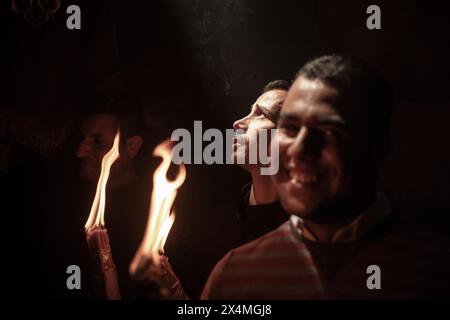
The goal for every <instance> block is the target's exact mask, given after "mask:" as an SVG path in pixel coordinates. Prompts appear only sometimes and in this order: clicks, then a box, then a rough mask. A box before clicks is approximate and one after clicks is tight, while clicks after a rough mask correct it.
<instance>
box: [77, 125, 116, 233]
mask: <svg viewBox="0 0 450 320" xmlns="http://www.w3.org/2000/svg"><path fill="white" fill-rule="evenodd" d="M119 141H120V132H119V130H117V133H116V136H115V138H114V143H113V146H112V147H111V150H109V151H108V153H107V154H105V155H104V156H103V159H102V169H101V171H100V177H99V179H98V183H97V190H96V192H95V198H94V202H93V203H92V207H91V212H90V213H89V218H88V220H87V222H86V224H85V226H84V229H85V230H86V232H89V231H92V230H94V229H97V228H103V227H104V226H105V203H106V192H105V189H106V183H107V182H108V178H109V172H110V170H111V166H112V164H113V163H114V161H116V159H117V158H118V157H119Z"/></svg>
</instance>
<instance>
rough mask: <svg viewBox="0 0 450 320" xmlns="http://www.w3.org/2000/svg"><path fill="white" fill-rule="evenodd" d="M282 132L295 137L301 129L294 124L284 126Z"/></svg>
mask: <svg viewBox="0 0 450 320" xmlns="http://www.w3.org/2000/svg"><path fill="white" fill-rule="evenodd" d="M280 130H281V131H282V132H283V133H285V134H286V135H288V136H295V135H296V134H297V132H298V131H299V127H298V126H296V125H293V124H282V125H281V126H280Z"/></svg>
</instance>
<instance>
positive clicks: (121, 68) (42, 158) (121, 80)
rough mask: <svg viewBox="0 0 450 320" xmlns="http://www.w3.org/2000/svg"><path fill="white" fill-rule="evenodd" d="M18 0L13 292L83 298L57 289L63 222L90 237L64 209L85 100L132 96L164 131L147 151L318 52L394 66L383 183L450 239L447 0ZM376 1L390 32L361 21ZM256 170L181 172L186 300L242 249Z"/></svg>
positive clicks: (214, 122) (9, 84)
mask: <svg viewBox="0 0 450 320" xmlns="http://www.w3.org/2000/svg"><path fill="white" fill-rule="evenodd" d="M10 3H11V1H1V3H0V34H1V67H0V79H1V82H0V84H1V87H0V93H1V94H0V142H1V144H0V146H1V149H0V155H1V157H0V169H1V179H2V182H3V183H2V187H3V188H4V189H2V200H1V206H2V207H1V208H0V210H1V212H2V217H3V218H4V226H3V230H4V232H3V234H4V235H5V236H6V239H5V240H4V243H5V245H6V249H5V253H4V255H5V258H6V259H2V260H3V261H9V262H6V263H4V265H6V266H7V267H8V268H11V269H10V270H9V273H8V274H11V277H9V280H12V281H13V283H14V288H16V289H15V291H14V293H15V294H16V295H21V296H23V295H25V296H37V297H44V298H46V297H57V298H58V297H66V296H67V297H69V298H70V297H79V296H78V295H77V294H75V293H73V292H64V294H60V291H61V292H63V291H64V290H63V288H65V278H66V275H65V268H66V266H67V265H63V264H62V263H61V261H59V260H58V257H59V256H63V255H64V256H68V257H66V258H64V259H65V260H63V261H67V262H68V263H69V262H70V263H73V264H76V263H77V259H79V257H78V256H77V254H76V253H75V251H76V250H79V248H78V245H76V244H73V243H67V239H68V238H69V237H68V233H70V232H69V231H68V230H69V226H68V224H69V223H70V224H71V225H70V228H72V229H76V230H79V231H80V232H82V230H83V224H84V221H85V220H86V217H87V214H88V211H86V210H85V211H82V212H71V210H70V201H71V199H72V198H74V197H75V193H76V192H77V190H78V189H79V188H80V185H79V184H77V177H76V165H75V159H74V158H75V157H74V154H75V146H76V144H77V141H78V140H77V139H78V138H77V132H78V125H79V118H80V116H81V114H82V112H83V111H84V110H83V105H82V103H80V101H82V100H83V98H85V97H87V96H89V95H90V94H92V93H93V92H98V91H101V92H106V93H125V94H128V95H131V96H133V97H135V99H136V100H137V101H138V103H137V104H136V105H135V106H130V108H133V109H135V110H136V111H137V112H139V113H140V114H141V116H142V118H143V119H144V120H145V121H146V123H147V125H148V127H151V128H152V129H153V130H154V131H155V132H156V133H155V134H154V135H153V136H152V137H151V138H150V141H151V143H152V144H153V145H154V144H156V143H157V142H159V141H160V140H162V139H163V138H165V137H168V136H169V135H170V133H171V132H172V130H173V129H175V128H177V127H184V128H187V129H189V130H191V129H192V126H193V121H194V120H202V121H203V127H204V128H209V127H215V128H220V129H225V128H230V127H231V125H232V123H233V121H234V120H236V119H238V118H240V117H242V116H243V115H244V114H246V113H248V110H249V108H250V105H251V103H252V102H253V101H254V100H255V99H256V97H257V96H258V95H259V92H260V90H261V88H262V87H263V86H264V85H265V84H266V83H267V82H268V81H270V80H273V79H279V78H284V79H292V78H293V76H294V74H295V73H296V71H297V70H298V69H299V68H300V67H301V66H302V65H303V64H304V63H305V62H306V61H307V60H308V59H310V58H313V57H315V56H318V55H321V54H325V53H339V54H344V55H352V56H357V57H360V58H363V59H364V60H366V61H368V62H370V63H372V64H374V65H376V66H378V67H379V68H380V69H382V70H383V71H384V72H385V73H386V74H387V76H388V77H389V79H390V80H391V82H392V85H393V87H394V88H395V93H396V106H395V112H394V117H393V121H392V135H393V152H392V154H391V156H390V157H389V159H388V160H387V161H386V164H385V166H384V168H383V175H382V181H381V186H380V188H381V189H383V190H385V191H386V192H387V193H388V195H389V197H390V199H391V201H392V203H393V206H394V207H395V208H397V209H398V211H399V212H400V213H401V214H404V215H407V216H411V217H414V218H416V219H419V220H420V221H423V223H424V225H425V224H426V225H430V226H431V227H432V228H434V229H435V230H436V232H438V231H444V232H449V231H448V230H449V226H450V220H449V216H450V203H449V202H450V200H449V198H450V197H449V196H450V182H449V181H450V166H449V163H450V152H449V147H448V145H449V142H448V139H449V138H450V133H449V127H450V109H449V103H448V100H449V99H448V91H449V87H448V85H449V81H448V74H449V73H448V72H449V62H448V57H449V56H450V50H449V46H448V42H449V41H448V39H449V38H450V32H449V31H450V28H449V25H448V24H449V19H448V10H447V8H446V7H445V6H444V4H443V3H444V2H441V1H439V2H433V1H410V0H408V1H406V0H405V1H375V2H373V1H260V0H239V1H238V0H190V1H184V0H170V1H169V0H163V1H107V0H103V1H102V0H95V1H93V0H70V1H67V0H63V1H62V5H61V8H60V9H59V10H58V11H57V12H56V13H55V14H53V15H51V16H50V17H49V19H48V21H47V22H45V23H43V24H42V25H41V26H40V27H36V26H33V25H32V24H30V23H29V22H27V21H26V20H25V19H24V17H23V16H22V15H20V14H17V13H15V12H13V11H12V10H11V9H10ZM70 4H78V5H79V6H80V7H81V30H68V29H67V28H66V19H67V17H68V15H67V14H66V13H65V10H66V8H67V6H69V5H70ZM370 4H377V5H379V6H380V7H381V14H382V29H381V30H373V31H371V30H368V29H367V28H366V19H367V17H368V15H367V14H366V8H367V6H368V5H370ZM144 152H147V153H148V155H150V153H151V149H150V150H144ZM248 179H249V178H248V177H247V176H246V174H245V173H244V172H243V171H242V170H240V169H238V168H236V167H232V166H203V165H202V166H200V165H197V166H189V167H188V178H187V181H186V183H185V185H184V186H183V187H182V189H181V190H180V193H179V197H178V199H177V202H176V208H177V219H176V222H175V225H174V227H173V229H172V232H171V235H170V236H169V240H168V243H167V252H168V255H169V257H170V258H171V261H172V263H173V265H174V268H175V271H176V272H177V273H178V274H179V276H180V278H181V280H182V282H183V284H184V286H185V288H186V290H187V291H188V293H189V294H190V295H191V296H192V297H197V296H198V294H199V293H200V290H201V288H202V286H203V283H204V281H206V277H207V275H208V273H209V271H210V270H211V268H212V267H213V266H214V264H215V263H216V262H217V261H218V259H220V257H221V256H223V255H224V253H226V252H227V251H228V250H229V249H230V248H232V247H233V246H234V245H235V244H236V241H237V240H236V239H237V231H236V230H237V221H236V208H237V204H236V201H237V198H238V195H239V192H240V189H241V186H242V185H243V184H244V183H245V182H246V181H248ZM77 208H78V207H77ZM63 211H64V214H66V215H68V214H69V212H70V215H71V219H66V215H64V214H63V213H61V215H59V213H60V212H63ZM72 211H77V210H72ZM72 215H76V217H73V216H72ZM77 223H79V226H77V227H76V228H75V226H76V224H77ZM10 234H12V235H10ZM75 248H77V249H76V250H75ZM72 249H73V250H74V251H73V252H74V253H73V255H72V254H68V253H67V252H71V250H72ZM113 250H114V249H113ZM63 251H64V252H63ZM61 259H62V258H61ZM55 275H56V276H55ZM65 291H67V290H65Z"/></svg>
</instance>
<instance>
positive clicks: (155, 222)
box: [130, 139, 186, 296]
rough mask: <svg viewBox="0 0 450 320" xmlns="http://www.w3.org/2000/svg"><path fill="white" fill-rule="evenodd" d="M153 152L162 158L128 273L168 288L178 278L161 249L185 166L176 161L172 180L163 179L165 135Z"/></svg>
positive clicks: (166, 162)
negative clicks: (140, 238)
mask: <svg viewBox="0 0 450 320" xmlns="http://www.w3.org/2000/svg"><path fill="white" fill-rule="evenodd" d="M153 155H154V156H159V157H162V162H161V164H160V165H159V166H158V168H157V169H156V170H155V173H154V175H153V191H152V195H151V204H150V210H149V218H148V222H147V227H146V230H145V234H144V238H143V240H142V243H141V245H140V246H139V249H138V250H137V252H136V255H135V256H134V259H133V261H132V262H131V265H130V274H131V276H132V277H133V278H134V279H135V280H136V281H138V282H141V283H144V282H152V281H153V282H155V285H156V286H159V287H167V286H168V287H169V289H170V288H172V287H173V286H174V285H176V284H177V283H178V284H179V281H178V278H176V276H175V274H174V273H173V271H172V268H171V267H170V264H169V263H168V261H167V259H166V257H165V256H163V255H162V253H163V252H164V244H165V242H166V239H167V236H168V234H169V231H170V229H171V227H172V225H173V222H174V219H175V213H174V212H172V213H171V209H172V204H173V202H174V200H175V197H176V195H177V190H178V188H179V187H180V186H181V185H182V184H183V182H184V180H185V178H186V168H185V167H184V165H183V164H181V165H179V172H178V175H177V177H176V178H175V180H173V181H169V180H168V179H167V177H166V175H167V171H168V170H169V167H170V164H171V141H170V140H169V139H167V140H165V141H163V142H162V143H161V144H159V145H158V146H157V147H156V148H155V150H154V151H153ZM161 276H162V277H161ZM155 279H156V280H155ZM179 288H181V286H179ZM181 290H182V289H181ZM183 293H184V292H183ZM161 294H162V295H163V296H164V295H165V294H164V293H161Z"/></svg>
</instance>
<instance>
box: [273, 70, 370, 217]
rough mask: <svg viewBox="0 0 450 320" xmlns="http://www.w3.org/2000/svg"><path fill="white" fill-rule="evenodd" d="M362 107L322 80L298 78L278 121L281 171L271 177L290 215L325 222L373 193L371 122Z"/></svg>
mask: <svg viewBox="0 0 450 320" xmlns="http://www.w3.org/2000/svg"><path fill="white" fill-rule="evenodd" d="M347 96H348V95H347ZM359 105H360V104H358V103H357V102H356V101H355V99H354V98H352V97H349V96H348V97H345V96H344V95H341V94H339V92H338V91H337V90H335V89H333V88H331V87H329V86H327V85H325V84H324V83H323V82H321V81H319V80H308V79H306V78H303V77H299V78H298V79H297V80H296V81H295V82H294V84H293V85H292V87H291V89H290V90H289V93H288V95H287V97H286V100H285V103H284V106H283V109H282V112H281V115H280V119H279V122H278V127H279V129H280V132H279V134H280V170H279V171H278V173H277V174H276V175H275V176H273V177H272V180H273V183H274V185H275V187H276V189H277V192H278V194H279V197H280V200H281V203H282V205H283V207H284V209H285V210H286V211H287V212H288V213H290V214H296V215H298V216H300V217H302V218H306V219H312V220H313V219H315V218H317V219H318V220H320V219H323V218H325V219H326V215H327V214H330V212H335V211H336V210H335V209H336V208H342V204H345V203H347V202H351V201H354V199H357V198H358V197H359V195H361V194H363V193H364V192H367V190H368V189H369V185H371V182H372V180H371V178H370V177H371V175H370V174H369V173H372V172H373V167H371V165H370V163H371V162H370V159H369V152H368V139H367V136H368V135H367V119H368V118H367V110H365V109H364V108H361V107H359ZM344 206H345V205H344ZM337 211H339V210H337Z"/></svg>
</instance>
